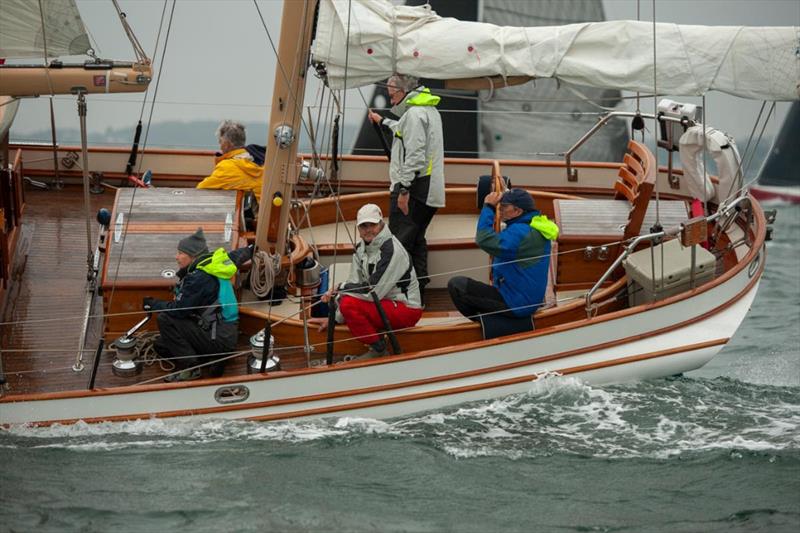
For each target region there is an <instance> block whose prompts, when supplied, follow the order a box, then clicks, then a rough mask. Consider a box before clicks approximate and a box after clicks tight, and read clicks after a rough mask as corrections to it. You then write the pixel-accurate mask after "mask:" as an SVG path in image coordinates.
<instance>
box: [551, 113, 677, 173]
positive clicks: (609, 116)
mask: <svg viewBox="0 0 800 533" xmlns="http://www.w3.org/2000/svg"><path fill="white" fill-rule="evenodd" d="M637 116H638V117H642V118H656V116H655V115H653V114H651V113H637V112H634V111H612V112H610V113H608V114H607V115H603V116H602V117H600V119H599V120H598V121H597V124H595V125H594V126H592V127H591V128H590V129H589V131H587V132H586V133H584V134H583V136H582V137H581V138H580V139H578V140H577V142H575V144H573V145H572V146H571V147H570V148H569V150H567V151H566V152H564V163H565V164H566V167H567V181H578V174H577V171H576V170H573V168H572V154H573V153H574V152H575V150H577V149H578V148H580V147H581V146H583V144H584V143H585V142H586V141H588V140H589V139H590V138H591V137H592V136H593V135H594V134H595V133H597V130H599V129H600V128H602V127H603V126H605V124H606V122H608V121H609V120H611V119H612V118H616V117H637ZM658 119H659V120H665V121H667V122H678V123H680V122H681V119H680V118H678V117H667V116H664V115H659V116H658Z"/></svg>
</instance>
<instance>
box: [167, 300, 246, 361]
mask: <svg viewBox="0 0 800 533" xmlns="http://www.w3.org/2000/svg"><path fill="white" fill-rule="evenodd" d="M158 329H159V331H160V333H161V338H160V339H159V340H158V341H157V342H156V343H155V345H154V347H155V350H156V351H157V352H158V354H159V355H160V356H161V357H163V358H165V359H173V362H174V363H175V365H176V366H177V367H178V368H188V367H192V366H196V365H199V364H202V363H203V362H208V361H212V360H215V359H219V358H221V357H225V356H226V355H229V354H230V353H231V352H233V351H235V350H236V343H237V341H238V338H239V326H238V324H237V323H236V322H222V321H218V322H217V325H216V331H215V332H212V328H202V327H200V324H198V322H197V319H193V318H179V317H176V316H174V315H172V314H171V313H170V312H169V311H162V312H161V313H159V314H158ZM212 333H214V335H213V336H214V337H215V338H213V339H212ZM225 363H226V361H221V362H219V363H214V364H211V365H209V373H210V374H211V375H212V376H220V375H222V372H223V371H224V369H225Z"/></svg>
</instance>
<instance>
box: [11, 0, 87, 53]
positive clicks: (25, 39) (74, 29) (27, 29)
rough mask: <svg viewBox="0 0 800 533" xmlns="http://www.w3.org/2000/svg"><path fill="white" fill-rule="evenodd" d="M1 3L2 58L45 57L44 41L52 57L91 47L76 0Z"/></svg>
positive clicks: (21, 0) (30, 0)
mask: <svg viewBox="0 0 800 533" xmlns="http://www.w3.org/2000/svg"><path fill="white" fill-rule="evenodd" d="M1 3H2V9H0V57H1V58H26V57H39V58H42V57H44V55H45V44H46V45H47V55H48V56H49V57H60V56H69V55H83V54H86V52H87V50H89V49H90V48H91V46H90V45H89V38H88V37H87V35H86V28H85V27H84V25H83V20H82V19H81V16H80V13H78V8H77V6H76V5H75V0H41V2H40V1H39V0H2V2H1ZM42 22H44V28H43V27H42V25H43V24H42ZM45 41H46V43H45Z"/></svg>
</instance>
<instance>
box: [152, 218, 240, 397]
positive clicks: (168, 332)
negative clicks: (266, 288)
mask: <svg viewBox="0 0 800 533" xmlns="http://www.w3.org/2000/svg"><path fill="white" fill-rule="evenodd" d="M251 257H252V248H250V247H246V248H240V249H238V250H234V251H232V252H230V253H227V252H226V251H225V250H224V249H223V248H219V249H217V250H216V251H215V252H214V253H213V254H212V253H209V251H208V246H207V245H206V239H205V235H204V234H203V229H202V228H198V229H197V231H196V232H195V233H194V234H193V235H190V236H189V237H186V238H185V239H181V240H180V241H179V242H178V251H177V253H176V254H175V261H176V262H177V263H178V267H180V269H179V270H178V284H177V285H176V286H175V299H174V300H171V301H164V300H157V299H155V298H151V297H149V296H148V297H146V298H145V299H144V301H143V307H144V309H145V310H148V311H157V312H158V329H159V331H160V333H161V337H160V338H159V339H158V340H157V341H156V342H155V344H154V348H155V350H156V352H158V354H159V355H160V356H161V357H163V358H165V359H172V360H173V361H174V362H175V363H176V365H178V368H183V369H185V370H184V371H182V372H178V373H175V374H171V375H169V376H167V377H166V378H165V381H189V380H193V379H198V378H200V377H201V371H200V368H195V367H197V365H200V364H202V362H203V361H204V360H208V359H212V360H213V359H221V360H219V361H217V362H215V363H212V364H211V365H209V373H210V374H211V375H212V376H214V377H216V376H220V375H222V372H223V371H224V368H225V361H226V360H225V359H224V358H225V356H226V355H229V354H230V353H232V352H234V351H235V349H236V342H237V340H238V337H239V327H238V319H239V311H238V304H237V302H236V295H235V293H234V291H233V286H232V284H231V278H233V276H234V275H235V274H236V271H237V269H238V267H239V266H241V265H242V264H243V263H245V262H246V261H248V260H250V258H251Z"/></svg>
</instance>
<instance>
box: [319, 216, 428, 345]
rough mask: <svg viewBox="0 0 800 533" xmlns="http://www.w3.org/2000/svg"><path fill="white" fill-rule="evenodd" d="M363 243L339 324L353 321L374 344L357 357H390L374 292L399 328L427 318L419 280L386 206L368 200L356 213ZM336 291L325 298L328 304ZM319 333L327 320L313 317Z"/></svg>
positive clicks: (344, 287)
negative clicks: (384, 209)
mask: <svg viewBox="0 0 800 533" xmlns="http://www.w3.org/2000/svg"><path fill="white" fill-rule="evenodd" d="M356 223H357V224H358V234H359V236H360V237H361V241H359V242H358V244H356V247H355V250H354V253H353V262H352V265H351V267H350V276H349V277H348V278H347V281H345V282H344V283H342V284H341V285H340V286H339V289H338V292H339V293H340V294H339V306H338V309H337V311H336V322H338V323H340V324H341V323H342V322H344V323H345V324H347V328H348V329H349V330H350V333H352V334H353V336H354V337H357V338H358V339H359V340H360V341H361V342H363V343H364V344H367V345H368V348H369V349H368V350H367V351H366V352H365V353H363V354H361V355H360V356H357V357H356V358H355V359H371V358H373V357H380V356H383V355H387V353H388V352H387V349H386V341H385V340H384V338H383V333H380V332H381V331H382V330H383V329H384V328H385V327H384V323H383V320H382V318H381V316H380V313H379V312H378V309H377V307H376V305H375V302H374V300H373V298H372V296H371V292H372V291H373V290H374V291H375V294H377V295H378V298H379V299H380V302H381V307H382V308H383V310H384V313H385V315H386V317H387V319H388V320H389V324H390V325H391V327H392V329H393V330H397V329H402V328H410V327H412V326H414V325H415V324H416V323H417V322H418V321H419V319H420V317H422V304H421V302H420V295H419V282H418V281H417V275H416V274H415V272H414V266H413V265H412V264H411V258H410V257H409V255H408V252H407V251H406V249H405V248H404V247H403V245H402V244H400V241H399V240H397V238H396V237H394V236H393V235H392V233H391V231H389V226H388V225H386V224H385V223H384V222H383V213H382V212H381V208H380V207H378V206H377V205H375V204H366V205H364V206H362V207H361V209H359V210H358V215H357V217H356ZM334 294H335V293H334V292H333V291H331V292H329V293H328V294H326V295H324V296H323V297H322V300H323V301H325V302H327V301H330V298H331V297H332V296H333V295H334ZM310 321H311V322H312V323H314V324H317V325H319V331H323V330H324V329H326V327H327V325H328V319H327V318H312V319H310Z"/></svg>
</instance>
